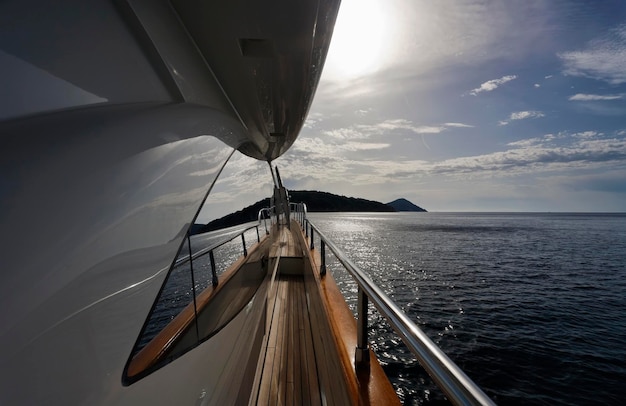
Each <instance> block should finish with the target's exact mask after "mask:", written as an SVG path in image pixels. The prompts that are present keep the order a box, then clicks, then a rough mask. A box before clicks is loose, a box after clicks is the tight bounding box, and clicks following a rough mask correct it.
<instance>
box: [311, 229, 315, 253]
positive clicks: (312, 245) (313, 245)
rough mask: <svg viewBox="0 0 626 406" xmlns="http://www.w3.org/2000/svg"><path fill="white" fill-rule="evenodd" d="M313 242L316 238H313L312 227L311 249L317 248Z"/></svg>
mask: <svg viewBox="0 0 626 406" xmlns="http://www.w3.org/2000/svg"><path fill="white" fill-rule="evenodd" d="M313 240H315V238H314V237H313V225H311V249H313V248H315V243H314V242H313Z"/></svg>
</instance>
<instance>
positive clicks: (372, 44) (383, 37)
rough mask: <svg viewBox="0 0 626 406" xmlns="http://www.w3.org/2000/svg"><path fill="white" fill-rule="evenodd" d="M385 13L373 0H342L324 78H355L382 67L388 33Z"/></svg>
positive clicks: (377, 2) (381, 6)
mask: <svg viewBox="0 0 626 406" xmlns="http://www.w3.org/2000/svg"><path fill="white" fill-rule="evenodd" d="M385 12H386V10H385V8H384V7H383V5H382V3H381V2H380V1H377V0H342V2H341V7H340V9H339V15H338V16H337V23H336V25H335V30H334V32H333V39H332V41H331V44H330V49H329V51H328V58H327V61H326V69H325V70H328V73H327V75H326V76H327V77H330V78H332V79H340V80H341V79H342V80H345V79H355V78H358V77H361V76H365V75H367V74H370V73H373V72H376V71H377V70H378V69H379V68H380V67H381V66H383V64H384V62H385V57H386V55H385V45H386V43H387V41H388V38H387V37H388V31H389V30H388V28H389V27H388V23H387V18H386V14H385ZM325 73H326V72H325Z"/></svg>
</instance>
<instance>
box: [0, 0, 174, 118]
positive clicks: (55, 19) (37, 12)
mask: <svg viewBox="0 0 626 406" xmlns="http://www.w3.org/2000/svg"><path fill="white" fill-rule="evenodd" d="M0 89H2V97H1V98H0V119H7V118H13V117H20V116H25V115H30V114H35V113H41V112H46V111H54V110H58V109H63V108H68V107H76V106H83V105H89V104H94V103H104V102H113V103H129V102H140V101H147V100H151V101H166V100H170V99H171V97H170V95H169V94H168V92H167V90H166V88H165V87H164V86H163V84H162V83H161V81H160V79H159V77H158V75H157V73H156V71H155V69H154V68H153V67H152V66H151V65H150V63H149V61H148V59H147V58H146V54H145V52H144V51H143V50H142V49H141V48H140V47H139V45H138V43H137V41H136V40H135V36H134V35H133V34H132V33H131V32H130V30H129V29H128V26H127V24H126V23H125V22H124V21H123V19H122V16H121V15H120V13H119V11H118V10H117V9H116V7H115V6H114V4H113V2H108V1H90V2H89V3H85V2H81V1H75V0H70V1H64V2H48V1H37V0H35V1H4V2H2V3H1V4H0Z"/></svg>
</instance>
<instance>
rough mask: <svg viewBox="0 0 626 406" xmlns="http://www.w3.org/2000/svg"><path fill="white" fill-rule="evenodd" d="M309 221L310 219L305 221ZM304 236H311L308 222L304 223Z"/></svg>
mask: <svg viewBox="0 0 626 406" xmlns="http://www.w3.org/2000/svg"><path fill="white" fill-rule="evenodd" d="M308 222H309V221H308V220H307V221H305V223H308ZM304 236H305V237H306V238H309V225H308V224H305V225H304Z"/></svg>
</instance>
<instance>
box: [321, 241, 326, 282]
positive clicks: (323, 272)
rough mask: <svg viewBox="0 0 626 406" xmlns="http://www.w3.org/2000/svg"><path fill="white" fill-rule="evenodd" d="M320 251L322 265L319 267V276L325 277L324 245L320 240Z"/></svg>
mask: <svg viewBox="0 0 626 406" xmlns="http://www.w3.org/2000/svg"><path fill="white" fill-rule="evenodd" d="M320 250H321V251H322V252H321V255H322V264H321V265H320V275H322V276H324V275H326V243H325V242H324V240H323V239H320Z"/></svg>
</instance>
